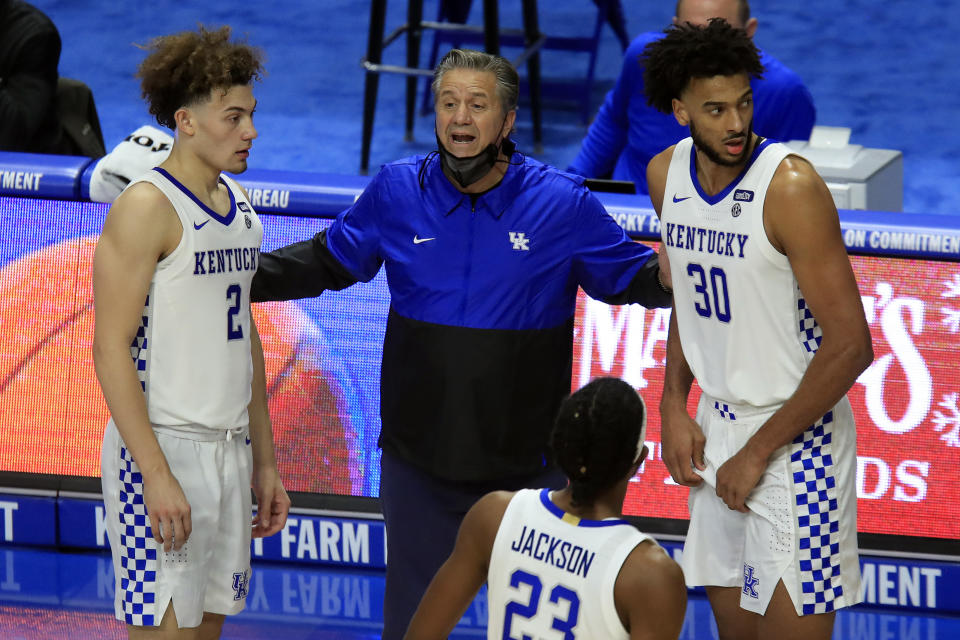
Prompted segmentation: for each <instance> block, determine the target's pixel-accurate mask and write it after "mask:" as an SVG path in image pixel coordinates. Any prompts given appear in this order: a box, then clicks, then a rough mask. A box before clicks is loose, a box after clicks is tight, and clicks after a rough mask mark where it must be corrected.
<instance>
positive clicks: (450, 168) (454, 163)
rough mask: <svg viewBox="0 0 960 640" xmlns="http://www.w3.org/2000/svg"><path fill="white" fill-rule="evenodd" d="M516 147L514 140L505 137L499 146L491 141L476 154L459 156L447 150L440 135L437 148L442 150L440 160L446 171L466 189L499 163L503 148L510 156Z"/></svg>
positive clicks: (505, 153)
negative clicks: (498, 159)
mask: <svg viewBox="0 0 960 640" xmlns="http://www.w3.org/2000/svg"><path fill="white" fill-rule="evenodd" d="M515 148H516V145H514V143H513V141H512V140H510V139H509V138H504V139H503V140H501V141H500V145H499V148H498V147H497V146H495V145H494V144H493V143H492V142H491V143H490V144H488V145H487V146H486V147H485V148H484V149H483V151H481V152H480V153H478V154H477V155H475V156H469V157H467V158H458V157H457V156H455V155H453V154H452V153H450V152H449V151H447V150H446V148H445V147H444V146H443V143H442V142H440V136H437V149H438V150H439V152H440V161H441V162H442V163H443V169H444V171H445V172H446V174H447V175H448V176H450V177H451V178H453V179H454V180H456V181H457V184H459V185H460V186H461V187H462V188H464V189H466V188H467V187H469V186H470V185H472V184H473V183H474V182H476V181H477V180H479V179H480V178H482V177H483V176H485V175H487V174H488V173H490V170H491V169H493V165H495V164H496V163H497V158H498V157H499V155H500V150H501V149H502V150H503V153H504V155H506V156H507V158H509V157H510V156H512V155H513V151H514V149H515Z"/></svg>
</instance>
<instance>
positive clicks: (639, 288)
mask: <svg viewBox="0 0 960 640" xmlns="http://www.w3.org/2000/svg"><path fill="white" fill-rule="evenodd" d="M603 302H606V303H607V304H630V303H634V302H635V303H637V304H640V305H643V306H644V307H646V308H648V309H655V308H666V307H669V306H670V305H672V304H673V291H672V290H670V289H667V288H666V287H664V286H663V284H661V282H660V258H659V257H658V256H657V255H652V256H650V259H649V260H647V261H646V262H645V263H644V265H643V266H642V267H640V269H639V270H638V271H637V273H636V275H634V276H633V279H632V280H630V284H628V285H627V288H626V289H624V290H623V291H621V292H620V293H618V294H616V295H613V296H607V297H605V298H603Z"/></svg>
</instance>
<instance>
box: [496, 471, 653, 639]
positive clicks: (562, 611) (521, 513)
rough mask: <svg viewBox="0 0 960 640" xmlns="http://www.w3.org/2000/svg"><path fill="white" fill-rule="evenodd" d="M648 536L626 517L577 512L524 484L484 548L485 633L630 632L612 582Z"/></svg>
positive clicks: (580, 635)
mask: <svg viewBox="0 0 960 640" xmlns="http://www.w3.org/2000/svg"><path fill="white" fill-rule="evenodd" d="M644 540H651V541H652V538H650V537H649V536H647V535H645V534H643V533H640V532H639V531H637V529H636V528H634V526H633V525H632V524H630V523H629V522H627V521H626V520H620V519H610V520H582V519H580V518H577V517H576V516H573V515H571V514H569V513H565V512H564V511H563V510H561V509H560V508H559V507H558V506H556V505H555V504H553V502H551V500H550V490H549V489H524V490H521V491H518V492H517V493H516V494H515V495H514V496H513V498H512V499H511V500H510V504H509V505H507V509H506V511H505V512H504V514H503V520H501V522H500V528H499V530H498V531H497V537H496V539H495V541H494V543H493V551H492V553H491V554H490V569H489V572H488V574H487V608H488V612H489V614H488V615H489V617H488V622H487V638H490V639H491V640H492V639H494V638H496V639H497V640H500V638H538V639H539V638H558V639H560V638H604V639H610V640H612V639H615V638H629V637H630V634H629V633H627V630H626V629H624V628H623V623H622V622H621V621H620V618H619V616H618V615H617V609H616V606H615V605H614V600H613V587H614V583H615V582H616V580H617V575H618V574H619V573H620V568H621V567H622V566H623V562H624V560H625V559H626V558H627V556H628V555H629V554H630V552H631V551H633V549H634V548H635V547H636V546H637V545H638V544H640V543H641V542H643V541H644Z"/></svg>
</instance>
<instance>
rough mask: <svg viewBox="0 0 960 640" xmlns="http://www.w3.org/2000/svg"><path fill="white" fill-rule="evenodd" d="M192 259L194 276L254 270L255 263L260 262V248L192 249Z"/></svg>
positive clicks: (255, 268)
mask: <svg viewBox="0 0 960 640" xmlns="http://www.w3.org/2000/svg"><path fill="white" fill-rule="evenodd" d="M193 259H194V267H193V275H195V276H203V275H207V274H212V273H232V272H234V271H256V270H257V263H258V262H260V249H259V248H257V247H242V248H241V247H237V248H236V249H216V250H214V251H194V252H193Z"/></svg>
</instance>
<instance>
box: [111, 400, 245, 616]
mask: <svg viewBox="0 0 960 640" xmlns="http://www.w3.org/2000/svg"><path fill="white" fill-rule="evenodd" d="M154 433H155V434H156V436H157V441H158V442H159V443H160V448H161V449H162V450H163V454H164V455H165V456H166V458H167V463H168V464H169V465H170V470H171V471H172V472H173V475H174V477H176V479H177V480H178V481H179V482H180V486H181V488H182V489H183V492H184V495H185V496H186V498H187V501H188V502H189V503H190V517H191V521H192V525H193V531H192V533H191V534H190V538H189V539H188V540H187V542H186V544H184V545H183V546H182V547H181V548H180V550H179V551H176V550H172V549H171V551H170V552H169V553H166V552H164V550H163V545H160V544H158V543H157V542H156V541H155V540H154V539H153V533H152V531H151V528H150V519H149V518H148V517H147V511H146V507H145V506H144V503H143V478H142V476H141V475H140V469H139V468H138V467H137V464H136V463H135V462H134V461H133V457H132V456H131V455H130V452H129V451H127V448H126V447H125V446H124V443H123V440H122V439H121V438H120V433H119V432H118V431H117V427H116V425H115V424H114V422H113V420H112V419H111V420H110V422H109V423H108V424H107V429H106V432H105V433H104V437H103V449H102V451H101V460H100V464H101V474H102V476H103V477H102V483H103V502H104V506H105V512H106V520H107V526H106V528H107V535H108V536H109V539H110V548H111V550H112V552H113V571H114V577H115V585H116V593H115V597H114V609H115V613H116V616H117V619H119V620H122V621H124V622H126V623H127V624H128V625H134V626H144V627H150V626H156V625H158V624H160V621H161V619H162V618H163V614H164V612H165V611H166V609H167V605H168V604H169V603H170V602H171V601H172V602H173V608H174V611H175V612H176V616H177V622H178V624H179V626H180V627H196V626H199V625H200V622H201V621H202V618H203V613H204V612H205V611H206V612H210V613H220V614H228V615H229V614H234V613H239V612H240V611H241V610H242V609H243V607H244V604H245V602H246V597H247V590H248V585H249V580H250V534H251V515H252V505H251V495H250V481H251V472H252V468H253V463H252V453H251V448H250V439H249V437H247V430H246V428H244V429H235V430H234V431H231V432H227V431H214V430H212V429H198V428H195V429H189V428H184V429H181V428H173V427H157V426H155V427H154Z"/></svg>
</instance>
